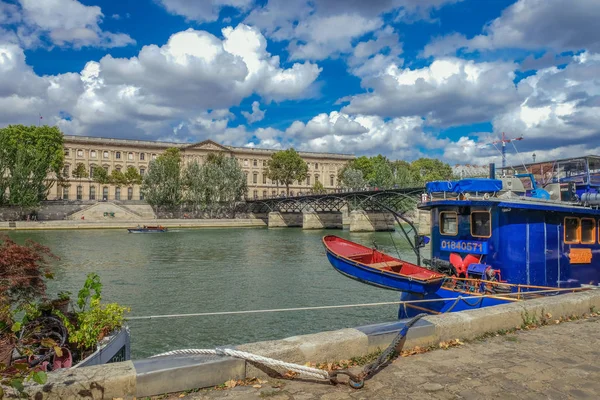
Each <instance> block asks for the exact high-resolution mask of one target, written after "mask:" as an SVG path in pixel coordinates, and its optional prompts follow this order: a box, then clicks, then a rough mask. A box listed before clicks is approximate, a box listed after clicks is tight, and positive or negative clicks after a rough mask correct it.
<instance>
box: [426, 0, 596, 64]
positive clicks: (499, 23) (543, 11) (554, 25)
mask: <svg viewBox="0 0 600 400" xmlns="http://www.w3.org/2000/svg"><path fill="white" fill-rule="evenodd" d="M599 19H600V2H599V1H597V0H575V1H570V2H565V1H564V0H519V1H517V2H516V3H514V4H512V5H511V6H509V7H507V8H506V9H505V10H504V11H503V12H502V15H501V16H500V17H498V18H496V19H495V20H494V21H492V22H491V23H490V24H489V25H487V26H486V27H485V28H484V32H483V34H481V35H477V36H475V37H473V38H471V39H467V38H466V37H465V36H464V35H460V34H452V35H449V36H446V37H442V38H438V39H437V40H434V41H433V42H432V43H431V44H429V45H428V46H426V47H425V50H424V52H423V54H424V55H425V56H427V57H428V56H432V55H435V56H439V55H446V54H452V53H454V52H455V51H456V50H458V49H461V48H465V49H467V51H474V50H495V49H506V48H518V49H531V50H535V49H552V50H555V51H558V52H561V51H569V50H572V51H578V50H582V49H587V50H589V51H594V52H598V51H600V34H599V33H598V29H597V23H598V20H599Z"/></svg>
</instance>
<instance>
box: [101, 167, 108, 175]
mask: <svg viewBox="0 0 600 400" xmlns="http://www.w3.org/2000/svg"><path fill="white" fill-rule="evenodd" d="M102 168H104V170H105V171H106V173H107V174H108V165H104V166H102Z"/></svg>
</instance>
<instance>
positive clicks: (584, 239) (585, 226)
mask: <svg viewBox="0 0 600 400" xmlns="http://www.w3.org/2000/svg"><path fill="white" fill-rule="evenodd" d="M581 243H583V244H594V243H596V220H595V219H593V218H581Z"/></svg>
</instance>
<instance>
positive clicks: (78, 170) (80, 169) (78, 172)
mask: <svg viewBox="0 0 600 400" xmlns="http://www.w3.org/2000/svg"><path fill="white" fill-rule="evenodd" d="M72 175H73V178H76V179H79V180H80V181H81V179H85V178H87V177H89V176H90V175H89V174H88V172H87V168H86V167H85V164H84V163H81V162H80V163H77V166H76V167H75V169H74V170H73V174H72Z"/></svg>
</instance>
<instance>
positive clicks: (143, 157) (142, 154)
mask: <svg viewBox="0 0 600 400" xmlns="http://www.w3.org/2000/svg"><path fill="white" fill-rule="evenodd" d="M145 159H146V153H140V161H144V160H145Z"/></svg>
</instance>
